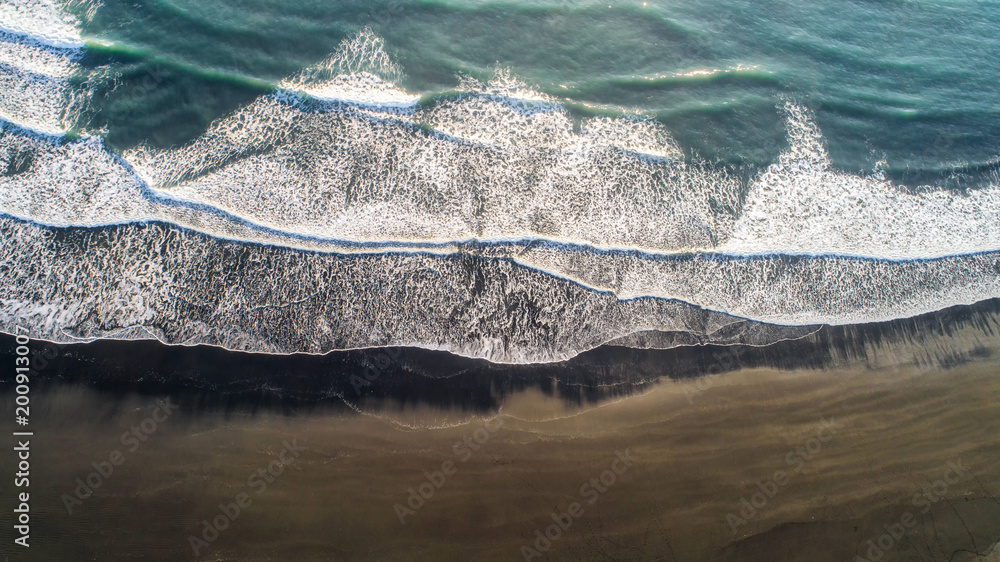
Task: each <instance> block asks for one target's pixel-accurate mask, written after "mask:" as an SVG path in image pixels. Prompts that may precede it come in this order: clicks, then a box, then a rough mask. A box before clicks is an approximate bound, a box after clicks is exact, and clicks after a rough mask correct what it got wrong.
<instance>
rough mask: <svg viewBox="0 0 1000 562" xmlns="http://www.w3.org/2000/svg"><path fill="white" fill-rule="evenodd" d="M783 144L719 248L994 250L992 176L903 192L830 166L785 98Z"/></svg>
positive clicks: (867, 252)
mask: <svg viewBox="0 0 1000 562" xmlns="http://www.w3.org/2000/svg"><path fill="white" fill-rule="evenodd" d="M784 111H785V114H786V116H787V119H786V123H787V127H788V142H789V145H790V146H789V149H788V150H787V151H785V152H784V153H783V154H782V155H781V157H780V158H779V159H778V161H777V162H775V163H774V164H772V165H771V166H770V167H769V168H768V169H767V170H766V171H765V172H764V174H763V175H761V177H759V178H757V180H756V181H755V182H754V183H753V185H752V187H751V188H750V190H749V194H748V196H747V200H746V202H745V204H744V207H743V214H742V216H741V217H740V219H739V220H738V221H737V222H736V226H735V228H734V231H733V235H732V238H730V240H729V241H728V242H727V243H726V244H723V245H722V246H721V247H720V248H719V251H721V252H726V253H736V254H743V253H746V254H760V253H803V254H834V255H845V254H849V255H857V256H869V257H879V258H896V259H904V258H910V259H912V258H929V257H941V256H949V255H955V254H964V253H973V252H982V251H992V250H996V249H998V248H1000V182H997V181H996V178H995V177H994V181H993V182H992V183H991V184H989V185H987V186H982V187H980V188H979V189H977V190H975V191H973V192H971V193H969V194H957V193H951V192H948V191H944V190H939V189H938V190H935V189H929V188H926V187H925V188H924V189H920V190H917V191H916V192H915V193H912V194H911V193H907V192H904V191H902V190H900V188H899V187H897V186H895V185H893V184H892V183H890V182H889V181H888V180H886V179H885V177H884V176H883V175H881V174H878V173H873V174H871V175H869V176H858V175H853V174H848V173H845V172H841V171H838V170H836V169H834V168H833V166H832V165H831V163H830V158H829V156H828V155H827V152H826V149H825V147H824V144H823V137H822V135H821V134H820V131H819V128H818V127H817V126H816V123H815V122H814V121H813V119H812V118H811V116H810V115H809V112H808V111H807V110H806V109H805V108H804V107H802V106H800V105H797V104H794V103H786V104H785V107H784Z"/></svg>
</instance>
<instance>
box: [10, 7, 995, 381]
mask: <svg viewBox="0 0 1000 562" xmlns="http://www.w3.org/2000/svg"><path fill="white" fill-rule="evenodd" d="M67 10H68V11H69V12H70V13H67V12H66V11H67ZM997 23H1000V4H998V3H996V2H961V1H958V2H949V3H934V2H908V3H907V2H849V1H843V0H834V1H824V2H816V3H812V4H810V3H801V2H799V3H795V4H786V3H781V2H756V3H741V2H736V1H733V0H729V1H724V2H717V3H711V4H696V3H684V2H666V1H649V0H647V1H646V2H641V1H630V2H628V3H625V4H616V3H613V2H612V3H611V4H598V3H592V2H548V3H545V2H533V3H530V4H529V3H525V2H482V1H480V2H464V3H463V2H442V1H438V2H417V1H407V2H401V1H399V2H384V3H368V2H364V3H362V2H318V1H303V2H277V1H266V2H264V1H260V0H257V1H242V2H222V1H216V0H209V1H204V0H198V1H195V0H183V1H173V2H171V1H166V0H161V1H148V2H133V1H130V2H125V1H117V0H109V1H107V2H103V3H98V2H91V1H73V2H56V1H43V0H7V1H6V2H4V3H0V238H3V239H4V240H5V245H4V251H5V253H4V254H2V255H0V263H5V264H8V265H7V266H6V267H7V268H8V270H9V271H10V272H11V275H10V276H9V277H8V278H7V279H6V281H5V282H3V283H0V300H2V301H3V302H5V303H10V304H9V307H10V308H11V310H13V311H14V312H13V313H11V314H9V315H8V316H6V317H4V316H0V329H6V330H8V331H9V330H12V329H13V328H11V326H12V325H13V324H11V323H12V322H15V321H23V322H25V323H26V324H28V325H30V326H33V328H34V329H35V330H36V331H37V332H38V333H39V337H48V338H50V339H53V340H56V341H62V340H64V339H66V338H84V339H93V338H101V337H113V338H119V337H124V338H127V339H148V338H155V339H158V340H160V341H163V342H165V343H172V344H192V343H204V344H210V345H217V346H220V347H224V348H227V349H231V350H240V351H251V352H262V351H266V352H268V353H299V352H308V353H325V352H328V351H331V350H344V349H358V348H377V347H392V346H396V347H419V348H427V349H434V350H445V351H449V352H452V353H455V354H458V355H463V356H471V357H480V358H485V359H489V360H491V361H497V362H504V363H539V362H553V361H562V360H565V359H568V358H570V357H573V356H575V355H577V354H580V353H582V352H585V351H587V350H590V349H594V348H595V347H598V346H601V345H603V344H606V343H609V342H615V343H616V345H623V346H626V347H633V346H634V347H638V348H646V347H671V346H676V345H690V344H694V343H702V344H704V343H717V344H727V343H741V342H742V343H746V342H753V343H754V344H766V343H770V342H773V341H778V340H781V339H784V338H786V337H787V336H788V334H789V332H788V329H792V332H794V333H796V334H797V333H798V332H797V331H796V330H799V329H800V328H801V327H808V326H814V325H817V324H832V325H844V324H856V323H865V322H877V321H885V320H893V319H900V318H908V317H913V316H916V315H919V314H924V313H928V312H934V311H938V310H942V309H946V308H948V307H951V306H955V305H968V304H973V303H976V302H980V301H983V300H986V299H993V298H998V297H1000V275H998V274H997V272H1000V259H998V258H1000V159H998V154H1000V115H998V109H1000V94H998V91H997V88H996V83H997V71H998V69H1000V64H998V63H1000V58H998V57H1000V39H998V37H997V34H996V33H995V30H996V24H997ZM66 229H68V230H66ZM39 264H41V266H40V265H39ZM39 267H41V269H42V270H44V271H46V272H48V273H47V274H46V275H44V276H39V275H36V273H35V272H36V271H38V269H39ZM5 322H6V324H5ZM4 326H6V328H5V327H4ZM789 327H791V328H789ZM678 334H683V335H678Z"/></svg>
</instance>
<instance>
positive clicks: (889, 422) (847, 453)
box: [0, 312, 1000, 561]
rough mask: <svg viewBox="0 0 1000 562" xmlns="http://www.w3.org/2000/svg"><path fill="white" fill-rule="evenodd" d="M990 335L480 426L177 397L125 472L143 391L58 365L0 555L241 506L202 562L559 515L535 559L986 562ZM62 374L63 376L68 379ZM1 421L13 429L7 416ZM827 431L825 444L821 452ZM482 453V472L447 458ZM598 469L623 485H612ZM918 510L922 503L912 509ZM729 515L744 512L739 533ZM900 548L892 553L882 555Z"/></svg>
mask: <svg viewBox="0 0 1000 562" xmlns="http://www.w3.org/2000/svg"><path fill="white" fill-rule="evenodd" d="M983 318H985V319H986V320H983ZM996 325H997V324H996V315H995V313H993V312H987V313H985V316H983V317H982V318H979V320H976V321H975V322H965V323H964V324H963V325H961V326H957V327H956V326H952V327H949V328H948V329H943V330H939V331H935V330H932V329H929V328H927V326H926V322H925V324H923V325H922V326H923V327H922V328H921V329H919V330H917V331H916V332H917V335H914V332H913V331H912V330H910V331H907V330H903V331H902V332H898V333H897V335H896V336H893V337H892V338H888V339H886V338H874V337H872V336H871V335H869V336H866V337H867V340H858V341H854V342H853V343H852V344H851V345H852V346H853V347H852V348H853V349H855V351H851V352H849V353H848V352H846V351H844V350H846V349H848V347H849V346H840V347H839V349H840V351H839V352H837V353H839V355H837V357H839V359H838V360H837V361H831V360H829V357H827V359H825V360H824V361H823V365H824V367H823V368H817V369H808V368H796V369H784V370H779V369H775V368H770V367H751V368H744V369H742V370H737V371H732V372H726V373H722V374H718V375H712V376H708V377H701V378H685V379H679V380H669V379H663V380H661V381H659V382H655V383H645V384H640V385H635V386H633V387H632V388H633V390H632V391H631V396H628V394H629V393H627V392H626V393H623V394H622V393H619V394H621V395H618V396H616V393H603V394H602V391H598V392H596V394H594V393H590V394H593V395H603V396H605V397H604V398H602V399H598V400H570V399H567V396H574V395H575V394H577V393H575V392H574V391H573V389H571V388H569V389H567V388H565V387H566V386H567V382H566V377H562V378H561V379H559V380H562V382H555V383H550V385H549V386H546V385H534V386H532V385H524V386H522V387H521V388H507V389H505V390H504V391H503V392H499V393H498V394H497V395H496V396H495V401H494V402H495V403H496V404H498V405H499V409H500V411H499V413H491V412H489V411H488V409H484V408H483V405H484V404H486V405H488V404H489V403H490V400H482V399H480V398H475V397H474V398H475V399H473V400H471V402H472V405H471V406H470V403H469V402H463V401H462V400H461V399H460V398H461V396H460V395H459V396H458V398H456V399H455V401H454V405H453V406H448V405H447V404H443V403H442V401H437V402H431V403H428V402H424V401H419V400H418V401H410V402H407V401H400V400H398V399H397V398H396V397H395V396H393V395H391V394H389V395H387V397H384V398H378V397H371V396H370V397H368V398H366V399H365V400H363V401H360V402H359V403H360V404H362V411H361V412H360V413H359V412H356V411H354V410H351V409H349V408H346V407H343V406H341V407H339V408H338V407H333V406H321V405H320V406H313V407H306V404H307V403H308V402H309V400H305V401H302V400H300V401H298V402H295V405H292V406H287V405H286V406H285V407H282V408H263V407H253V408H248V407H246V403H245V402H240V401H239V400H235V399H233V403H232V404H229V405H228V406H227V405H226V400H227V398H226V396H228V395H227V394H226V392H225V385H224V384H222V383H215V384H214V386H213V387H212V388H210V389H205V390H197V389H195V390H191V391H187V392H182V393H174V394H173V396H172V398H171V400H173V401H175V402H176V403H177V404H179V406H180V409H179V410H178V411H177V412H175V413H173V414H171V415H170V416H169V417H168V418H167V419H166V421H163V422H161V423H159V424H157V427H156V429H155V431H153V432H151V433H150V434H149V435H148V437H147V440H146V441H145V442H143V443H141V445H140V446H139V447H138V448H137V449H136V450H135V451H130V450H129V447H128V446H127V445H125V444H123V443H122V441H121V435H122V433H123V432H125V431H128V430H129V428H130V426H133V425H135V424H138V423H140V422H141V421H142V420H144V419H146V418H148V417H149V416H150V415H151V414H152V412H153V410H152V404H153V401H154V399H155V398H157V396H156V392H146V393H140V392H137V391H135V390H134V387H129V389H127V390H117V391H116V390H114V388H113V386H112V388H108V386H109V385H103V386H101V385H85V384H83V383H81V382H80V381H78V380H77V381H69V380H67V377H66V376H63V375H59V376H55V375H56V374H57V373H59V372H60V371H59V368H57V367H56V366H53V367H50V368H49V371H48V378H46V377H41V379H40V382H38V383H37V384H36V386H35V387H33V390H32V395H31V396H32V400H33V402H32V424H31V429H32V430H34V431H35V436H34V437H33V438H32V441H31V444H32V451H31V462H32V465H31V487H30V489H31V501H32V503H31V510H32V511H31V525H32V526H31V538H30V540H31V545H32V546H31V548H30V552H27V551H25V550H24V549H21V548H20V547H14V546H13V545H12V542H11V541H12V538H10V539H8V540H5V542H4V544H3V546H2V553H3V554H4V555H7V556H9V557H10V560H56V561H60V560H68V561H69V560H72V561H76V560H192V559H195V556H194V551H193V549H192V547H191V544H190V539H189V537H191V536H198V537H201V536H202V531H203V527H202V521H205V520H212V519H214V518H216V517H217V516H220V514H221V513H222V512H221V511H220V508H219V504H220V503H223V504H230V503H233V502H234V501H235V499H236V497H237V495H238V494H239V493H241V492H244V493H246V494H247V497H248V498H249V499H250V500H251V502H252V503H251V504H250V505H249V506H247V507H244V508H243V509H242V510H241V513H240V514H239V516H238V517H236V518H235V520H233V521H223V522H224V523H227V528H226V529H225V530H223V531H222V532H221V533H219V534H218V538H216V539H215V540H213V541H210V542H209V544H207V546H204V545H203V547H202V548H201V549H200V556H199V557H198V559H201V560H294V561H300V560H387V561H388V560H392V561H397V560H441V561H448V560H524V559H525V556H524V555H523V553H522V546H528V547H532V548H534V547H535V546H536V545H535V541H536V539H537V535H536V530H538V531H540V532H544V531H545V530H546V528H547V527H549V526H551V525H553V524H554V520H553V519H552V515H553V514H556V515H559V514H562V513H565V512H567V511H569V510H570V508H571V505H572V504H573V503H574V502H577V503H579V504H580V508H581V510H582V513H580V510H577V513H578V514H579V517H576V518H572V520H571V521H572V522H571V524H570V525H569V527H568V529H566V530H561V529H560V530H559V533H558V535H559V537H558V538H557V539H556V540H553V541H551V544H550V545H549V546H548V548H547V550H546V551H545V552H544V555H543V556H539V557H535V558H533V560H567V561H568V560H636V561H640V560H648V561H652V560H681V561H700V560H762V561H771V560H807V561H824V560H843V561H849V560H858V558H855V556H860V557H861V558H860V559H862V560H865V559H868V560H870V559H873V558H874V556H873V557H871V558H869V553H871V554H872V555H877V556H878V558H879V560H885V561H890V560H927V561H930V560H934V561H968V560H981V559H982V558H980V555H986V554H987V553H988V552H990V551H991V550H992V554H991V556H992V558H987V559H989V560H997V556H998V552H997V549H996V548H995V545H996V543H997V541H998V539H1000V437H998V436H1000V353H998V350H1000V346H998V338H1000V334H997V332H996V330H995V326H996ZM855 330H861V331H864V330H863V329H861V328H857V329H855ZM882 332H884V330H883V331H882ZM882 332H880V333H882ZM873 333H874V332H873ZM818 341H819V340H815V338H814V341H813V342H812V343H809V344H808V345H811V346H814V347H815V346H817V345H820V343H822V342H820V343H817V342H818ZM859 341H860V343H859ZM836 344H837V342H836V341H833V342H832V343H830V342H828V345H829V346H830V347H831V349H832V348H833V347H836ZM789 349H791V350H792V351H789ZM858 350H861V351H860V352H859V351H858ZM793 351H794V348H786V350H785V351H783V352H781V353H780V354H779V355H781V356H782V357H787V356H788V355H789V354H790V353H792V352H793ZM75 353H76V352H66V353H65V357H70V356H73V357H75V359H74V360H75V361H83V359H81V357H82V356H81V355H79V354H76V355H74V354H75ZM831 353H832V352H831ZM827 355H828V356H829V355H830V353H828V354H827ZM921 358H923V359H921ZM792 359H794V360H801V361H802V362H808V361H809V358H808V357H798V358H796V357H792ZM783 360H784V359H783ZM87 361H91V362H92V364H93V365H100V364H102V363H100V362H94V361H96V359H87ZM622 368H627V365H624V366H623V367H622ZM646 368H649V366H648V365H647V366H646ZM665 368H666V367H665ZM136 373H138V374H136ZM43 374H44V373H43ZM132 376H133V377H134V378H135V379H136V380H138V381H141V383H142V384H148V385H150V387H151V388H153V389H156V388H159V386H157V385H158V384H161V382H162V381H160V382H157V381H159V380H160V379H159V378H158V377H159V375H158V374H157V372H156V370H155V369H152V368H151V369H149V370H146V371H135V373H133V375H132ZM303 376H305V375H303ZM160 378H162V377H160ZM41 381H44V384H43V382H41ZM445 382H447V381H445ZM551 385H555V388H552V386H551ZM279 392H280V393H284V394H285V395H287V394H288V393H289V392H290V390H289V389H288V388H284V389H280V391H279ZM588 392H589V391H588ZM473 394H475V396H479V394H481V390H474V391H473ZM307 396H311V395H307ZM220 397H221V398H220ZM0 398H2V400H0V404H2V407H0V412H2V415H3V416H5V417H6V418H5V419H10V417H11V416H12V415H13V412H12V403H13V397H12V395H11V394H10V393H6V394H5V395H4V396H2V397H0ZM317 403H319V404H323V402H322V401H318V402H317ZM824 420H826V421H827V423H832V424H835V425H828V426H827V427H828V428H832V429H833V430H834V431H830V430H829V429H828V430H826V431H824V432H822V433H819V429H820V428H821V427H822V424H823V423H824ZM485 427H491V428H494V429H495V431H494V432H487V431H485V430H483V428H485ZM477 430H479V431H478V434H477ZM476 436H478V437H479V438H480V440H482V441H484V442H483V443H482V444H481V445H479V447H480V449H479V450H478V451H471V450H468V451H465V450H464V449H462V448H459V449H458V450H456V449H455V448H454V445H455V443H456V442H459V441H461V440H462V439H464V438H467V437H468V438H471V439H474V438H475V437H476ZM817 438H822V439H823V440H822V441H820V440H819V439H817ZM9 439H12V438H9ZM285 441H288V442H295V443H296V444H297V445H299V446H301V447H304V448H305V451H304V452H302V453H301V455H300V456H299V457H298V458H297V459H296V460H295V461H294V462H293V463H291V464H289V465H288V466H286V467H284V468H282V469H281V474H280V475H279V476H277V477H276V478H274V479H273V482H270V483H267V485H266V488H264V489H262V486H261V485H260V482H262V480H256V481H248V478H249V477H250V476H251V475H253V474H254V473H255V472H256V471H257V470H258V469H266V468H267V467H268V465H269V463H272V462H273V461H276V460H277V459H278V458H279V456H280V454H281V453H282V451H283V450H284V449H285V447H284V446H283V444H282V443H283V442H285ZM11 446H13V444H12V445H11ZM797 448H798V449H797ZM116 450H117V451H119V452H120V453H122V454H123V457H124V463H123V464H121V465H120V466H116V467H114V469H113V473H112V474H111V475H109V476H108V477H107V478H102V479H101V480H102V482H101V484H100V486H99V487H98V488H96V490H95V491H94V493H93V495H92V496H91V497H88V498H86V499H83V500H82V502H80V503H79V504H74V505H73V514H72V515H69V514H68V513H67V510H66V507H65V501H66V497H68V496H67V495H72V494H74V490H75V489H76V488H77V487H78V484H77V483H76V482H75V480H76V479H77V478H81V479H86V478H87V476H88V474H90V473H93V472H94V470H95V468H94V467H93V466H92V464H91V463H93V462H97V463H102V462H104V461H107V460H108V459H109V457H110V456H111V455H112V453H113V451H116ZM616 451H617V452H620V453H622V454H623V455H624V454H626V453H627V455H628V456H630V457H632V458H634V464H633V465H632V466H631V467H626V466H624V465H622V464H621V463H620V462H619V463H618V464H615V461H616V458H617V457H616ZM802 453H804V454H802ZM286 458H289V457H287V454H286ZM463 459H465V460H463ZM447 461H450V462H452V463H454V467H455V468H454V473H453V474H451V475H448V476H447V477H445V478H443V482H441V478H440V477H438V476H434V477H433V479H435V480H438V481H439V483H440V484H441V486H440V488H436V489H435V490H434V492H433V496H431V497H430V498H429V499H427V500H425V501H424V503H423V505H421V506H419V508H418V509H415V510H414V512H413V513H411V514H408V515H407V516H406V517H405V524H401V523H400V521H399V518H398V516H397V513H396V510H395V508H394V506H395V505H396V504H400V505H406V503H407V497H408V495H409V492H408V489H410V488H413V489H415V490H416V489H418V488H419V487H420V486H421V484H425V483H426V482H427V481H428V477H427V476H425V473H431V472H434V471H438V470H441V469H442V467H443V465H444V463H446V462H447ZM949 462H951V463H953V465H955V466H961V467H964V469H963V470H961V471H960V472H959V473H956V472H954V469H950V467H949V465H948V463H949ZM13 463H14V455H13V453H11V452H9V453H8V454H5V455H2V456H0V472H2V473H3V474H4V475H5V476H4V479H5V480H4V481H5V482H8V484H6V485H5V486H4V488H3V489H4V494H3V496H2V497H3V498H4V503H5V505H6V507H4V509H3V510H2V511H0V525H2V526H3V528H5V529H10V528H11V525H12V522H11V516H12V509H13V507H14V497H13V493H14V491H13V488H12V487H11V486H10V483H9V482H10V480H9V477H10V475H12V474H13V473H14V472H15V469H14V465H13ZM273 466H275V467H277V465H273ZM445 466H447V465H445ZM614 468H618V469H619V471H620V472H621V474H617V475H615V476H614V480H615V481H614V483H613V484H612V485H610V486H607V487H606V488H605V491H604V492H602V493H597V492H594V490H595V489H596V488H595V487H592V486H590V485H588V487H586V488H583V489H582V490H581V487H583V486H584V485H585V484H587V483H588V481H589V480H591V479H592V478H600V477H601V475H602V473H603V472H605V471H607V470H611V469H614ZM275 470H276V471H277V468H276V469H275ZM777 471H783V473H784V474H783V475H781V476H779V477H777V481H778V482H776V481H775V480H776V472H777ZM604 476H605V478H606V480H607V479H610V473H609V474H605V475H604ZM946 479H947V480H950V482H947V483H946ZM598 483H600V482H599V481H598ZM759 485H760V486H763V492H761V493H760V494H757V495H756V496H755V495H754V494H755V492H758V491H759V490H761V488H760V486H759ZM427 486H430V485H425V490H424V491H425V492H426V491H428V489H429V488H428V487H427ZM925 488H927V489H928V493H929V494H930V497H931V498H932V499H934V500H935V501H934V502H933V503H931V502H929V501H927V500H926V499H922V498H921V494H922V493H923V492H922V490H923V489H925ZM593 498H596V501H595V502H594V503H592V504H591V503H588V500H589V499H593ZM744 499H745V500H746V501H747V502H748V503H749V502H756V503H757V505H758V507H757V508H755V509H754V510H753V511H752V512H751V511H749V510H748V508H747V507H746V506H745V505H743V504H742V502H741V500H744ZM925 507H926V508H927V509H926V511H925V509H924V508H925ZM741 508H742V509H743V511H742V512H741ZM730 514H731V515H732V517H728V516H729V515H730ZM737 517H739V519H736V518H737ZM566 520H567V519H564V521H566ZM903 522H906V523H907V524H908V525H907V526H905V527H903ZM899 529H903V530H905V534H903V535H901V536H900V538H898V539H896V538H892V537H890V536H889V534H888V533H890V532H892V531H893V530H896V531H898V530H899ZM552 532H553V533H554V530H553V531H552ZM883 535H885V536H884V537H883ZM8 536H12V533H10V532H9V531H8ZM880 539H881V541H882V544H883V545H886V546H888V548H885V549H884V551H883V549H882V548H881V547H879V544H878V541H879V540H880ZM890 539H891V540H890ZM869 540H871V541H873V542H872V543H869V542H868V541H869ZM540 546H545V543H540ZM873 548H875V549H876V550H872V549H873Z"/></svg>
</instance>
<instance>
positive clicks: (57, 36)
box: [0, 0, 84, 49]
mask: <svg viewBox="0 0 1000 562" xmlns="http://www.w3.org/2000/svg"><path fill="white" fill-rule="evenodd" d="M78 24H79V22H78V21H77V20H76V18H74V17H73V16H72V15H71V14H69V13H68V12H67V11H66V10H65V9H63V7H62V5H61V3H60V2H57V1H55V0H4V1H3V2H2V3H0V32H6V33H11V34H14V35H23V36H26V37H27V38H28V39H27V40H28V41H30V42H33V43H38V44H42V45H47V46H50V47H55V48H59V49H79V48H80V47H83V44H84V43H83V39H82V38H81V37H80V33H79V31H78V30H77V26H78Z"/></svg>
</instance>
